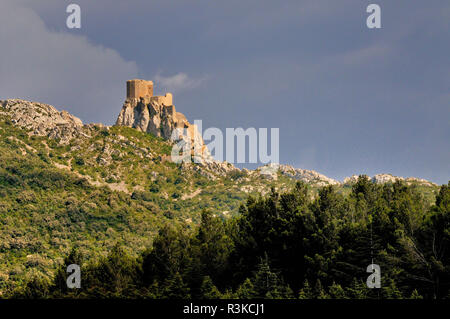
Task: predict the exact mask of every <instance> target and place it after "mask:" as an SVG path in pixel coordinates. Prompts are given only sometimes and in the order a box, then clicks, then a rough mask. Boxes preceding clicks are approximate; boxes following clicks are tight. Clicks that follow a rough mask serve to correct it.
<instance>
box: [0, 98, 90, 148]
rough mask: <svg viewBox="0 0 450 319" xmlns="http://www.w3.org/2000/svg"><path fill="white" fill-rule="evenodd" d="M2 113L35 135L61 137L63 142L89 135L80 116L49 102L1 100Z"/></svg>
mask: <svg viewBox="0 0 450 319" xmlns="http://www.w3.org/2000/svg"><path fill="white" fill-rule="evenodd" d="M0 114H5V115H9V116H10V118H11V122H12V123H13V124H14V125H17V126H19V127H21V128H24V129H27V130H30V131H31V134H33V135H39V136H48V137H50V138H54V139H59V140H60V143H63V144H65V143H68V142H69V141H70V140H71V139H73V138H76V137H80V136H85V137H86V136H87V135H86V133H85V132H83V122H82V121H81V120H80V119H79V118H77V117H75V116H73V115H71V114H69V113H68V112H66V111H61V112H60V111H58V110H56V109H55V108H54V107H53V106H51V105H48V104H44V103H38V102H30V101H25V100H20V99H10V100H3V101H0Z"/></svg>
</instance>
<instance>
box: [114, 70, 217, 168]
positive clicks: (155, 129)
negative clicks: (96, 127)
mask: <svg viewBox="0 0 450 319" xmlns="http://www.w3.org/2000/svg"><path fill="white" fill-rule="evenodd" d="M116 125H120V126H128V127H132V128H135V129H137V130H140V131H142V132H147V133H151V134H153V135H156V136H159V137H162V138H164V139H166V140H173V141H179V140H180V139H183V140H185V141H186V142H188V143H191V148H192V149H197V150H199V153H200V154H199V155H200V157H199V161H203V160H206V161H214V160H213V158H212V157H211V154H210V153H209V151H208V148H207V147H206V146H205V144H204V142H203V138H202V137H201V134H200V133H199V132H198V128H197V127H196V125H194V124H191V123H189V121H188V120H187V119H186V117H185V116H184V114H182V113H180V112H177V111H176V109H175V105H174V104H173V96H172V94H171V93H166V94H165V95H164V96H154V95H153V82H152V81H146V80H138V79H135V80H129V81H127V97H126V100H125V102H124V104H123V107H122V110H121V111H120V114H119V116H118V117H117V121H116ZM176 130H178V131H176ZM174 132H176V133H174Z"/></svg>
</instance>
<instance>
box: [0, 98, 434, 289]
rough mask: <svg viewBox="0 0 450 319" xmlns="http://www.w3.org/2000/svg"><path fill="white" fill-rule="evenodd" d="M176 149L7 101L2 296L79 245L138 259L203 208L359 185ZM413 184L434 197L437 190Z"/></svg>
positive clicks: (2, 118) (1, 143)
mask: <svg viewBox="0 0 450 319" xmlns="http://www.w3.org/2000/svg"><path fill="white" fill-rule="evenodd" d="M171 147H172V144H171V142H170V141H168V140H165V139H163V138H162V137H157V136H155V135H154V134H151V133H147V132H142V131H139V130H137V129H135V128H131V127H125V126H111V127H108V126H104V125H101V124H88V125H83V123H82V122H81V121H80V120H79V119H77V118H76V117H74V116H72V115H70V114H68V113H67V112H59V111H57V110H56V109H55V108H53V107H52V106H49V105H45V104H42V103H34V102H28V101H23V100H7V101H0V154H1V157H0V225H1V229H0V293H1V291H2V290H4V289H6V288H7V287H8V288H14V287H15V286H17V285H20V284H21V283H23V282H25V281H27V280H28V279H30V278H32V277H33V276H35V275H36V274H39V275H40V276H44V277H48V278H51V277H52V276H53V273H54V271H55V269H57V267H58V266H59V265H60V264H61V263H62V261H63V257H64V256H66V255H67V254H68V253H69V252H70V250H71V248H72V247H75V246H77V247H79V249H80V251H81V252H82V253H83V255H84V256H85V257H86V258H87V260H91V259H92V260H95V259H98V258H100V257H102V256H106V255H107V254H108V253H109V252H110V251H111V249H112V248H113V247H114V245H115V244H116V243H117V242H119V243H121V244H123V245H124V247H125V249H126V251H127V253H128V254H130V255H131V256H138V255H139V254H140V253H142V252H143V251H144V250H145V249H147V248H148V247H149V246H151V243H152V240H153V238H154V237H155V235H156V234H157V233H158V230H159V229H160V228H161V227H162V226H163V225H165V224H167V223H169V224H172V225H180V226H182V225H184V226H185V227H187V228H195V225H198V224H199V222H200V220H201V212H202V210H204V209H207V210H209V211H211V212H213V213H214V214H215V215H216V216H219V217H220V218H222V219H229V218H232V216H235V215H238V214H239V206H240V205H241V204H243V203H245V201H246V199H247V198H248V197H249V196H250V195H251V196H255V197H258V196H261V195H262V196H264V195H266V194H268V193H269V192H270V189H271V188H272V187H273V188H275V189H276V190H277V191H279V192H286V191H288V190H291V189H293V188H294V186H295V183H296V181H298V180H301V181H304V182H306V183H307V184H308V185H309V189H308V194H309V196H310V197H311V198H315V197H316V196H317V191H318V189H319V188H320V187H322V186H326V185H331V184H333V185H334V187H335V189H336V190H337V192H338V193H341V194H344V195H345V194H349V193H350V191H351V189H352V185H353V184H354V183H355V182H356V179H351V178H350V179H348V180H347V181H345V182H343V183H341V182H338V181H334V180H332V179H329V178H327V177H326V176H323V175H321V174H318V173H316V172H314V171H308V170H302V169H294V168H292V167H289V166H285V165H281V166H280V169H279V170H278V171H277V173H275V174H272V175H267V174H264V169H263V168H260V169H257V170H255V171H249V170H246V169H242V170H240V169H237V168H235V167H234V166H233V165H232V164H228V163H218V162H208V163H200V164H194V163H192V164H175V163H172V162H171V161H170V160H168V156H169V154H170V151H171ZM374 182H377V183H386V182H388V183H391V182H393V180H392V179H387V180H386V179H382V178H378V179H377V178H374ZM406 182H407V183H409V184H410V185H412V186H413V187H415V188H416V189H417V190H418V191H419V192H420V193H421V194H422V196H423V197H424V199H425V201H426V203H427V204H426V205H427V206H428V207H429V206H431V205H432V204H433V203H434V199H435V196H436V194H437V193H438V192H439V187H438V186H436V185H434V184H432V183H429V182H427V181H421V180H417V179H410V180H407V181H406Z"/></svg>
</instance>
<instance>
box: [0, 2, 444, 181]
mask: <svg viewBox="0 0 450 319" xmlns="http://www.w3.org/2000/svg"><path fill="white" fill-rule="evenodd" d="M70 3H77V4H79V5H80V6H81V9H82V28H81V29H80V30H69V29H67V27H66V24H65V22H66V17H67V15H68V14H67V13H66V12H65V11H66V6H67V5H68V4H70ZM370 3H377V4H379V5H380V6H381V8H382V29H379V30H369V29H368V28H367V27H366V23H365V21H366V18H367V16H368V14H367V13H366V7H367V5H368V4H370ZM449 57H450V1H448V0H442V1H439V0H429V1H423V0H422V1H415V0H414V1H411V0H397V1H391V0H390V1H381V0H371V1H364V0H307V1H301V0H279V1H274V0H226V1H220V0H214V1H211V0H169V1H167V0H152V1H144V0H127V1H118V0H116V1H113V0H110V1H106V0H105V1H102V0H96V1H92V0H71V1H62V0H61V1H53V0H38V1H36V0H29V1H25V0H1V1H0V99H3V98H16V97H17V98H26V99H31V100H35V101H41V102H46V103H49V104H52V105H54V106H56V107H57V108H58V109H66V110H68V111H69V112H71V113H73V114H74V115H76V116H78V117H80V118H81V119H82V120H83V121H84V122H103V123H106V124H113V123H114V121H115V119H116V117H117V114H118V113H119V111H120V109H121V105H122V103H123V100H124V97H125V80H127V79H129V78H134V77H140V78H145V79H149V80H150V79H152V80H154V81H155V82H156V85H157V88H156V93H158V94H160V93H164V92H165V91H166V90H170V91H171V92H173V93H174V102H175V106H176V108H177V110H178V111H180V112H183V113H184V114H185V115H186V116H187V118H188V119H189V120H190V121H193V120H195V119H201V120H203V127H204V128H206V127H219V128H226V127H244V128H247V127H255V128H261V127H268V128H271V127H279V128H280V139H281V145H280V162H282V163H287V164H291V165H293V166H295V167H300V168H306V169H314V170H317V171H318V172H320V173H323V174H325V175H327V176H330V177H332V178H336V179H339V180H342V179H343V178H344V177H345V176H349V175H352V174H360V173H365V174H368V175H374V174H377V173H392V174H394V175H398V176H404V177H408V176H416V177H421V178H426V179H429V180H432V181H434V182H437V183H446V182H447V181H448V180H449V179H450V58H449Z"/></svg>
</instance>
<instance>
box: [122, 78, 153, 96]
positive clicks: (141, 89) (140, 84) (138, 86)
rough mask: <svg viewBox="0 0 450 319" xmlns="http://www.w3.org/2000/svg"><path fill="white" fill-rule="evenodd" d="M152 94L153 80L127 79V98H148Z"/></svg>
mask: <svg viewBox="0 0 450 319" xmlns="http://www.w3.org/2000/svg"><path fill="white" fill-rule="evenodd" d="M152 96H153V82H152V81H145V80H138V79H134V80H128V81H127V99H139V98H141V97H142V98H150V97H152Z"/></svg>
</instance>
